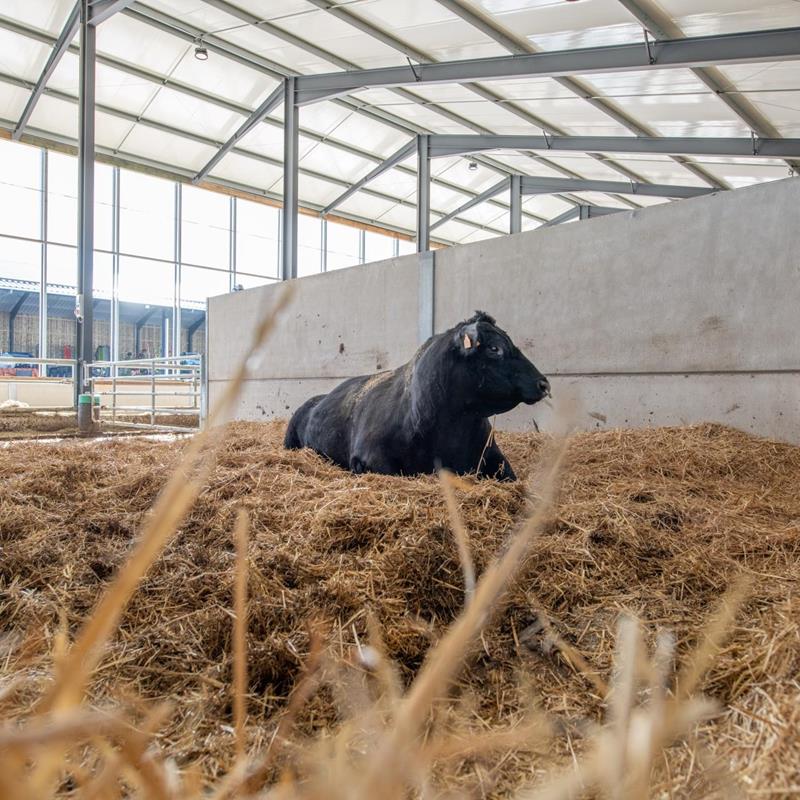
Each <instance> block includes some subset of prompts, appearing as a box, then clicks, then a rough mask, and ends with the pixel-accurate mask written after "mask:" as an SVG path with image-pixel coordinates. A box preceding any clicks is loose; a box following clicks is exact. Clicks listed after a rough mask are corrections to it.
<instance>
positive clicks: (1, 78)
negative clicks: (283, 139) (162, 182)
mask: <svg viewBox="0 0 800 800" xmlns="http://www.w3.org/2000/svg"><path fill="white" fill-rule="evenodd" d="M0 82H3V83H8V84H11V85H12V86H22V87H27V86H28V83H27V82H26V81H24V80H22V79H20V78H15V77H13V76H11V75H5V74H3V73H0ZM45 93H46V94H48V95H51V96H53V97H57V98H58V99H60V100H65V101H67V102H69V103H74V104H77V102H78V98H77V97H75V96H74V95H70V94H67V93H66V92H61V91H58V90H55V89H46V90H45ZM95 108H96V109H97V111H98V112H100V113H103V114H109V115H111V116H114V117H118V118H119V119H124V120H126V121H128V122H136V123H138V124H140V125H144V126H145V127H147V128H152V129H153V130H157V131H161V132H162V133H168V134H171V135H173V136H178V137H180V138H183V139H188V140H190V141H193V142H197V143H198V144H203V145H206V146H208V147H214V148H218V147H219V146H220V143H219V142H217V141H215V140H214V139H210V138H208V137H207V136H202V135H200V134H197V133H190V132H189V131H184V130H181V129H179V128H173V127H172V126H171V125H166V124H165V123H163V122H156V121H155V120H151V119H147V118H146V117H139V116H137V115H136V114H132V113H130V112H128V111H122V110H121V109H118V108H112V107H111V106H105V105H101V104H99V103H97V104H96V105H95ZM233 152H234V153H237V154H238V155H242V156H245V157H247V158H252V159H254V160H256V161H261V162H263V163H265V164H269V165H270V166H273V167H283V162H282V161H279V160H278V159H275V158H271V157H270V156H266V155H263V154H262V153H256V152H254V151H252V150H245V149H243V148H239V147H237V148H234V150H233ZM300 174H301V175H308V176H309V177H310V178H315V179H317V180H320V181H324V182H326V183H332V184H334V185H337V186H342V187H344V188H348V187H349V186H350V184H349V183H348V182H347V181H345V180H342V179H341V178H336V177H333V176H332V175H324V174H323V173H321V172H316V171H315V170H310V169H308V168H306V167H300ZM190 177H191V176H190ZM218 182H219V183H220V184H221V185H225V182H224V181H218ZM362 191H364V192H365V193H366V194H368V195H371V196H373V197H376V198H378V199H380V200H385V201H387V202H389V203H394V204H396V205H401V206H405V207H407V208H415V205H414V203H412V202H411V201H409V200H404V199H403V198H399V197H395V196H394V195H389V194H386V193H385V192H378V191H375V190H374V189H369V188H363V189H362ZM461 191H466V190H463V189H462V190H461ZM261 194H262V195H263V192H261ZM315 210H316V209H315ZM433 213H434V214H444V212H443V211H438V210H436V209H433ZM531 216H532V218H533V219H536V220H538V221H542V220H541V218H540V217H536V216H534V215H531ZM460 221H463V222H464V224H465V225H470V226H471V227H474V228H478V229H481V230H491V231H492V232H493V233H504V231H501V230H499V229H497V228H490V227H488V226H485V225H480V224H479V223H476V222H470V221H469V220H460ZM370 224H375V223H374V222H372V223H370ZM404 232H405V231H404Z"/></svg>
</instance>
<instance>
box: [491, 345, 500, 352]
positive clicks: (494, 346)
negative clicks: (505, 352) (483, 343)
mask: <svg viewBox="0 0 800 800" xmlns="http://www.w3.org/2000/svg"><path fill="white" fill-rule="evenodd" d="M489 351H490V352H492V353H499V352H500V348H499V347H498V346H497V345H496V344H491V345H489Z"/></svg>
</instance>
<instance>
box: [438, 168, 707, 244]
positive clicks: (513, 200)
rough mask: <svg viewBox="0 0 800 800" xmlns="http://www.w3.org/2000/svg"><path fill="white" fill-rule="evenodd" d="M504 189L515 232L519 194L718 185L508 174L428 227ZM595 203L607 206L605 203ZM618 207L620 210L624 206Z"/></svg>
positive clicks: (701, 191) (675, 190)
mask: <svg viewBox="0 0 800 800" xmlns="http://www.w3.org/2000/svg"><path fill="white" fill-rule="evenodd" d="M506 190H508V191H509V193H510V203H509V230H508V232H509V233H519V232H520V231H521V230H522V198H523V197H524V196H531V195H540V194H556V193H559V192H602V193H603V194H632V195H641V196H643V197H670V198H675V199H684V198H689V197H701V196H702V195H706V194H713V193H714V192H717V191H720V190H719V189H714V188H711V187H707V186H675V185H672V184H658V183H635V182H634V181H630V182H629V183H624V182H622V181H599V180H586V179H583V178H541V177H534V176H531V175H512V176H511V177H510V178H504V179H503V180H501V181H498V182H497V183H495V184H493V185H492V186H490V187H489V188H488V189H485V190H484V191H483V192H481V194H479V195H478V196H477V197H473V198H471V199H470V200H468V201H467V202H466V203H463V204H462V205H460V206H459V207H458V208H456V209H454V210H453V211H451V212H450V213H449V214H445V215H444V216H443V217H441V218H440V219H438V220H436V222H434V223H433V224H432V225H431V226H430V230H431V231H433V230H435V229H436V228H438V227H439V226H440V225H444V224H445V222H449V221H450V220H451V219H453V217H455V216H456V215H458V214H463V213H464V212H465V211H468V210H469V209H470V208H473V207H474V206H476V205H478V204H479V203H482V202H485V201H486V200H489V199H490V198H492V197H495V196H497V195H498V194H500V193H501V192H504V191H506ZM585 207H594V206H593V205H592V204H589V203H586V204H583V203H581V204H579V205H577V206H574V207H573V208H572V209H570V211H571V212H575V213H577V212H578V210H579V209H581V208H585ZM597 207H598V208H607V207H606V206H597ZM618 210H620V211H623V210H624V209H618ZM566 219H573V216H569V215H568V216H567V217H566Z"/></svg>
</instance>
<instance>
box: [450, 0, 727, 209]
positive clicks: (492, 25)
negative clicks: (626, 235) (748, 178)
mask: <svg viewBox="0 0 800 800" xmlns="http://www.w3.org/2000/svg"><path fill="white" fill-rule="evenodd" d="M436 1H437V2H438V3H439V5H441V6H443V7H444V8H446V9H447V10H448V11H450V13H452V14H455V15H456V16H458V17H460V18H461V19H463V20H464V21H465V22H467V23H468V24H470V25H471V26H472V27H473V28H475V29H476V30H479V31H481V32H482V33H483V34H484V35H486V36H488V37H489V38H490V39H492V40H493V41H495V42H497V44H499V45H500V46H501V47H504V48H505V49H506V50H508V52H509V53H511V54H513V55H525V54H531V53H537V52H539V51H540V49H539V48H538V47H536V46H535V45H534V44H533V43H532V42H531V41H530V40H529V39H528V38H526V37H522V36H516V35H514V34H513V33H511V32H510V31H508V30H506V29H505V28H503V27H501V26H500V24H499V23H498V22H496V21H495V20H493V19H490V18H488V17H486V16H484V15H483V14H481V13H480V12H479V11H478V10H477V9H476V8H475V7H474V6H470V5H467V4H466V3H465V2H464V0H436ZM661 38H665V39H673V38H674V39H677V38H680V37H679V36H664V37H661ZM553 80H554V81H555V82H556V83H557V84H558V85H559V86H561V87H562V88H564V89H566V90H567V91H568V92H569V93H570V94H573V95H575V96H576V97H579V98H580V99H581V100H583V101H584V102H586V103H588V104H589V105H591V106H592V107H593V108H595V109H597V110H598V111H600V112H601V113H603V114H605V115H606V116H607V117H609V118H610V119H612V120H614V122H616V123H617V124H618V125H622V126H623V127H624V128H627V129H628V130H629V131H630V132H631V133H633V134H635V135H636V136H655V135H657V133H656V131H654V130H653V129H652V128H650V127H649V126H647V125H645V124H643V123H642V122H641V121H639V120H637V119H634V118H633V117H632V116H631V115H630V114H629V113H628V112H626V111H625V110H623V109H622V108H621V107H620V106H619V105H617V104H616V103H615V102H614V101H613V100H610V99H609V98H606V97H595V93H594V88H593V87H592V86H590V85H588V84H587V83H586V82H585V81H583V80H580V79H578V78H574V77H566V76H562V77H557V78H553ZM542 127H543V130H545V131H546V132H547V133H552V134H557V135H564V134H565V133H567V131H565V130H563V129H560V128H556V127H554V126H551V128H547V127H545V126H542ZM587 155H589V156H590V157H591V158H593V159H595V160H596V161H601V162H603V163H604V164H605V165H606V166H607V167H610V168H611V169H613V170H615V171H616V172H619V173H621V174H622V175H624V176H625V177H626V178H628V179H629V180H633V181H637V182H639V183H643V182H644V181H643V180H642V178H641V176H639V175H637V174H636V173H635V172H633V170H631V169H630V168H629V167H626V166H624V165H622V164H620V163H619V162H617V161H614V160H612V159H610V158H609V157H608V156H607V155H605V154H603V153H588V154H587ZM671 158H672V160H673V161H675V162H677V163H678V164H681V166H683V167H684V168H685V169H686V170H688V171H689V172H691V173H692V174H693V175H695V176H697V177H698V178H700V180H702V181H703V182H704V183H707V184H708V185H709V186H717V187H719V188H728V187H727V186H726V184H725V182H724V181H721V180H719V179H718V178H717V177H715V176H714V175H711V174H710V173H709V172H708V171H707V170H705V169H704V168H703V167H701V166H700V165H699V164H696V163H694V162H692V161H689V160H688V159H686V158H684V157H683V156H671ZM574 177H578V176H574ZM619 199H620V200H623V202H624V198H619Z"/></svg>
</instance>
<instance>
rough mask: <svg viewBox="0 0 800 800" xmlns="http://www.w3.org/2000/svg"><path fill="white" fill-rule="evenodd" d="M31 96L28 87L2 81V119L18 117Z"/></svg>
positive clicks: (0, 97) (0, 114)
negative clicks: (24, 87)
mask: <svg viewBox="0 0 800 800" xmlns="http://www.w3.org/2000/svg"><path fill="white" fill-rule="evenodd" d="M29 96H30V92H28V90H27V89H23V88H21V87H19V86H13V85H11V84H10V83H5V82H2V81H0V119H5V120H8V121H9V122H10V121H11V120H16V119H18V118H19V115H20V114H21V113H22V109H23V108H25V103H27V102H28V97H29ZM1 179H2V176H0V180H1Z"/></svg>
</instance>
